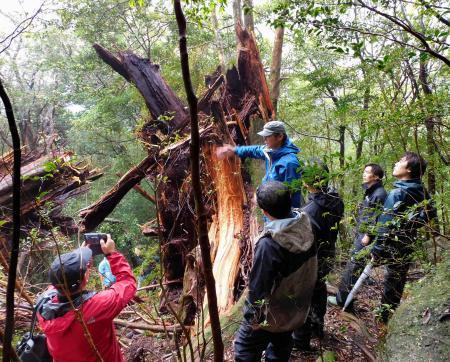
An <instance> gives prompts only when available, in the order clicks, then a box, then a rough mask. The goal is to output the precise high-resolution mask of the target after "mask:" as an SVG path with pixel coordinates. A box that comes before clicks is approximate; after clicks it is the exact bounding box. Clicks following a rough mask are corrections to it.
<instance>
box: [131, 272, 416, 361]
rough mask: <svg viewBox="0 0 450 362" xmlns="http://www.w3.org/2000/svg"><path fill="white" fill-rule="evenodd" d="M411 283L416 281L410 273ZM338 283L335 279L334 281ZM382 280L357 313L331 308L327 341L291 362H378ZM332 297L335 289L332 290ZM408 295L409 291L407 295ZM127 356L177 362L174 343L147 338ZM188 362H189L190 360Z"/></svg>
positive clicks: (376, 276) (229, 350)
mask: <svg viewBox="0 0 450 362" xmlns="http://www.w3.org/2000/svg"><path fill="white" fill-rule="evenodd" d="M411 275H412V276H411V279H417V275H415V273H414V272H413V273H411ZM331 279H332V283H333V284H336V283H335V279H336V275H334V276H333V277H332V278H331ZM382 280H383V268H377V269H375V270H374V273H373V281H372V283H371V285H363V286H362V287H361V289H360V291H359V293H358V295H357V300H356V302H355V307H354V312H353V313H352V314H350V313H346V312H342V311H341V309H340V308H338V307H333V306H328V309H327V314H326V316H325V337H324V339H323V340H322V341H321V343H319V341H318V339H313V340H312V343H311V344H312V347H313V351H312V352H300V351H296V350H294V351H293V352H292V355H291V359H290V360H291V361H306V362H309V361H320V356H321V355H322V357H323V361H325V362H328V361H375V360H377V355H378V349H379V348H380V347H379V346H380V342H382V341H383V340H384V336H385V334H386V326H385V325H384V324H382V323H380V322H379V321H377V319H376V317H375V314H374V309H375V308H376V307H377V306H378V304H379V301H380V297H381V290H382ZM328 289H329V295H330V293H333V292H335V290H336V288H335V287H333V286H332V285H330V286H329V288H328ZM405 293H407V291H406V292H405ZM132 339H133V342H132V344H131V346H130V348H129V349H128V351H127V353H126V358H127V360H128V361H156V360H158V361H163V360H164V361H176V360H177V358H176V355H175V353H174V350H175V349H176V348H175V346H174V343H173V341H170V342H169V341H168V340H165V339H163V338H155V337H148V336H140V337H137V336H135V337H134V338H132ZM224 342H225V345H226V352H225V358H226V360H227V361H232V360H233V356H234V353H233V345H232V341H231V339H230V340H225V341H224ZM188 360H189V358H188Z"/></svg>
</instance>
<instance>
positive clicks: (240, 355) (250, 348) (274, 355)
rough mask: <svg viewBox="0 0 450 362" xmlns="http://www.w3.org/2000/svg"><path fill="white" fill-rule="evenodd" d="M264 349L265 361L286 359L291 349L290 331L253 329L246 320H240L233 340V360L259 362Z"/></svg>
mask: <svg viewBox="0 0 450 362" xmlns="http://www.w3.org/2000/svg"><path fill="white" fill-rule="evenodd" d="M264 351H266V354H265V360H266V361H277V362H283V361H288V360H289V357H290V355H291V351H292V337H291V332H282V333H272V332H268V331H265V330H263V329H258V330H253V328H252V327H251V326H250V325H249V324H248V323H247V322H246V321H244V322H242V324H241V326H240V328H239V330H238V331H237V333H236V336H235V340H234V358H235V361H237V362H238V361H239V362H257V361H258V362H259V361H261V356H262V353H263V352H264Z"/></svg>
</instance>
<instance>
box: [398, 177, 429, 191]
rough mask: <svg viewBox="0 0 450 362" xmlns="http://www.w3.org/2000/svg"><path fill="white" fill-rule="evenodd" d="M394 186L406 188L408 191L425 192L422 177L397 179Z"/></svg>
mask: <svg viewBox="0 0 450 362" xmlns="http://www.w3.org/2000/svg"><path fill="white" fill-rule="evenodd" d="M394 186H395V187H398V188H401V189H406V190H407V191H412V192H414V191H418V192H423V183H422V181H421V180H420V179H412V180H400V181H396V182H394Z"/></svg>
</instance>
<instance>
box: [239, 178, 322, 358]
mask: <svg viewBox="0 0 450 362" xmlns="http://www.w3.org/2000/svg"><path fill="white" fill-rule="evenodd" d="M256 198H257V202H258V205H259V207H260V208H261V209H262V210H263V213H264V215H265V216H266V217H267V219H268V222H267V223H266V224H265V225H264V231H263V233H262V235H261V236H260V238H259V240H258V241H257V242H256V245H255V252H254V258H253V266H252V269H251V272H250V278H249V286H248V296H247V298H246V301H245V306H244V319H243V321H242V324H241V326H240V328H239V330H238V332H237V333H236V336H235V342H234V352H235V360H236V361H245V362H251V361H260V360H261V356H262V353H263V351H265V360H266V361H288V360H289V356H290V354H291V350H292V337H291V334H292V331H293V330H294V329H295V328H298V327H300V326H301V325H303V323H304V322H305V319H306V316H307V314H308V310H309V306H310V300H311V295H312V291H313V288H314V285H315V282H316V276H317V257H316V247H315V244H314V235H313V233H312V229H311V223H310V220H309V218H308V215H306V214H305V213H304V212H297V211H292V210H291V196H290V193H289V189H288V187H287V186H286V185H284V184H283V183H281V182H279V181H268V182H266V183H263V184H262V185H260V186H259V187H258V189H257V191H256Z"/></svg>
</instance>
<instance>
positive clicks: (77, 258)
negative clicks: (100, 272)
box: [48, 247, 92, 291]
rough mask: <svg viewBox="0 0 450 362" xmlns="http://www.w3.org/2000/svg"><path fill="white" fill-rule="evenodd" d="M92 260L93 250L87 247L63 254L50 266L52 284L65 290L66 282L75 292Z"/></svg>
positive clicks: (69, 288) (70, 289)
mask: <svg viewBox="0 0 450 362" xmlns="http://www.w3.org/2000/svg"><path fill="white" fill-rule="evenodd" d="M91 258H92V250H91V249H90V248H86V247H84V248H78V249H76V250H74V251H71V252H70V253H66V254H61V255H60V256H59V257H56V259H55V260H54V261H53V263H52V265H51V266H50V270H49V272H48V275H49V278H50V282H51V283H52V284H53V285H54V286H55V287H56V288H57V289H63V288H64V287H65V282H67V288H68V290H69V291H75V290H76V289H78V287H79V286H80V284H81V282H82V281H83V278H84V274H85V273H86V270H87V268H88V263H89V260H90V259H91ZM63 273H64V275H63ZM64 276H65V281H64Z"/></svg>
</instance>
